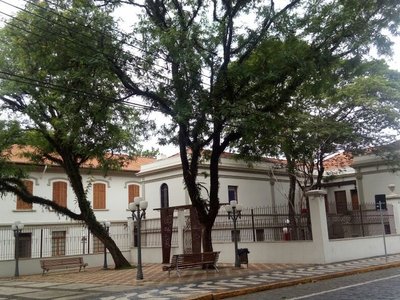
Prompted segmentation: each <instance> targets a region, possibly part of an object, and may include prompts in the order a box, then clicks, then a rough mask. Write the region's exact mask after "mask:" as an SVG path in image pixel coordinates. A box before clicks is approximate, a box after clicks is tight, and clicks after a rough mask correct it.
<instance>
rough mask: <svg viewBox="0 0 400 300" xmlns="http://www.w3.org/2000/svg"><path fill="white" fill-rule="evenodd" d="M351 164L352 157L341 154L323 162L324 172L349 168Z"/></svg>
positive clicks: (344, 153) (345, 153)
mask: <svg viewBox="0 0 400 300" xmlns="http://www.w3.org/2000/svg"><path fill="white" fill-rule="evenodd" d="M352 163H353V155H351V153H349V152H342V153H338V154H335V155H333V156H332V157H330V158H328V159H325V160H324V167H325V170H332V169H337V168H345V167H349V166H350V165H351V164H352Z"/></svg>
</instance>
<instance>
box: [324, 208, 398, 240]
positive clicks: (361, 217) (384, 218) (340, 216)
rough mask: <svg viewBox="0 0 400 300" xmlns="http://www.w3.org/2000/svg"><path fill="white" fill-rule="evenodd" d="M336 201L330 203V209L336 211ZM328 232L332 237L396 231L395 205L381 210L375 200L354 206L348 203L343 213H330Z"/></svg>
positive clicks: (360, 235) (349, 236)
mask: <svg viewBox="0 0 400 300" xmlns="http://www.w3.org/2000/svg"><path fill="white" fill-rule="evenodd" d="M335 210H336V207H335V203H329V207H328V211H335ZM327 221H328V232H329V238H330V239H340V238H351V237H363V236H373V235H380V234H383V231H384V232H385V234H391V233H395V225H394V218H393V206H392V205H390V204H387V209H384V210H382V211H380V210H379V209H377V208H376V205H375V202H373V203H372V202H371V203H365V204H360V205H357V206H354V205H353V204H352V203H348V204H347V207H346V210H345V211H343V210H342V212H341V213H336V212H335V213H328V214H327Z"/></svg>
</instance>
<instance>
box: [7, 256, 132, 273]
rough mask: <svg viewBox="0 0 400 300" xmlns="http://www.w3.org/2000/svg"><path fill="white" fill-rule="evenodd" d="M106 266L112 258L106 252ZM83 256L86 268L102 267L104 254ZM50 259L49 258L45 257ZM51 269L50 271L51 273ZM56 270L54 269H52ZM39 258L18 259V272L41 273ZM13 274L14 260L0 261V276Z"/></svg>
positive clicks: (110, 262) (111, 262)
mask: <svg viewBox="0 0 400 300" xmlns="http://www.w3.org/2000/svg"><path fill="white" fill-rule="evenodd" d="M122 254H123V255H124V256H125V257H126V258H127V259H128V260H129V259H130V256H131V255H130V252H129V251H124V252H122ZM107 255H108V256H107V261H108V266H109V267H112V266H113V260H112V257H111V256H110V254H107ZM79 256H82V257H83V261H84V262H85V263H88V266H87V268H102V267H103V262H104V254H89V255H79ZM45 259H51V258H48V257H47V258H45ZM51 272H52V271H50V273H51ZM53 272H56V271H53ZM41 273H42V269H41V267H40V258H30V259H20V260H19V274H20V275H31V274H41ZM14 274H15V260H6V261H0V277H13V276H14Z"/></svg>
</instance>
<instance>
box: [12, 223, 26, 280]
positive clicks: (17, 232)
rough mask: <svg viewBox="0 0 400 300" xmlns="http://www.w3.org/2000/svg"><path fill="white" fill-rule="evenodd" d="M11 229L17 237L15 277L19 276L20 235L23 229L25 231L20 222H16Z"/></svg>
mask: <svg viewBox="0 0 400 300" xmlns="http://www.w3.org/2000/svg"><path fill="white" fill-rule="evenodd" d="M11 229H12V230H13V231H14V237H15V254H14V255H15V277H18V276H19V235H20V234H21V231H22V229H24V224H22V223H21V222H20V221H16V222H14V224H13V225H11Z"/></svg>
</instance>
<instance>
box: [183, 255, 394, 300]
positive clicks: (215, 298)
mask: <svg viewBox="0 0 400 300" xmlns="http://www.w3.org/2000/svg"><path fill="white" fill-rule="evenodd" d="M396 267H400V262H393V263H385V264H383V265H376V266H369V267H364V268H359V269H353V270H348V271H341V272H335V273H330V274H324V275H316V276H307V277H303V278H300V279H292V280H283V281H279V282H274V283H267V284H261V285H257V286H252V287H248V288H241V289H236V290H233V291H224V292H213V293H209V294H204V295H200V296H194V297H192V298H189V299H188V300H219V299H225V298H230V297H236V296H242V295H246V294H253V293H257V292H262V291H268V290H273V289H279V288H283V287H289V286H293V285H298V284H305V283H312V282H316V281H321V280H327V279H333V278H337V277H343V276H349V275H354V274H360V273H367V272H371V271H378V270H385V269H390V268H396Z"/></svg>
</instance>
